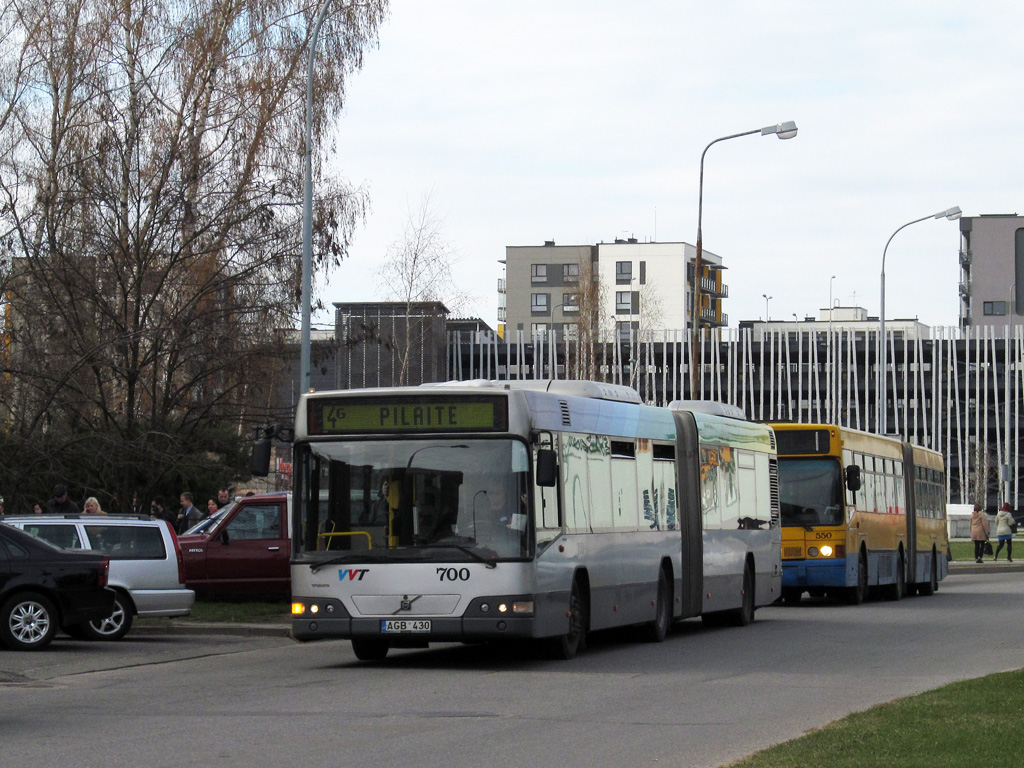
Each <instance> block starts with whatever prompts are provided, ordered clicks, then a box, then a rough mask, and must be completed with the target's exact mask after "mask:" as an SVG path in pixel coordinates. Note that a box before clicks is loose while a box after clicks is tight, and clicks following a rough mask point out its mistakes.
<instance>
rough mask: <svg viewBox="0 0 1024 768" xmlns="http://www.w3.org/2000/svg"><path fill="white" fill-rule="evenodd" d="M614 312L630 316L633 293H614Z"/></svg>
mask: <svg viewBox="0 0 1024 768" xmlns="http://www.w3.org/2000/svg"><path fill="white" fill-rule="evenodd" d="M615 311H616V312H617V313H618V314H620V315H622V314H626V315H628V314H630V313H631V312H632V311H633V292H632V291H616V292H615Z"/></svg>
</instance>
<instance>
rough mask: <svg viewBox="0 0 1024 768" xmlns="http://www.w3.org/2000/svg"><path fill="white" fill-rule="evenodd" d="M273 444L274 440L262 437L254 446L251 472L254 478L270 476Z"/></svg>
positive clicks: (250, 465) (250, 464)
mask: <svg viewBox="0 0 1024 768" xmlns="http://www.w3.org/2000/svg"><path fill="white" fill-rule="evenodd" d="M273 442H274V440H273V438H270V437H261V438H259V439H258V440H256V441H255V442H254V443H253V444H252V459H251V460H250V461H249V472H250V473H251V474H252V475H253V476H254V477H266V476H267V475H269V474H270V447H271V445H272V444H273Z"/></svg>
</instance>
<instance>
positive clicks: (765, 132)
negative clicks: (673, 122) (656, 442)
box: [690, 120, 797, 398]
mask: <svg viewBox="0 0 1024 768" xmlns="http://www.w3.org/2000/svg"><path fill="white" fill-rule="evenodd" d="M796 131H797V127H796V123H794V122H793V121H792V120H787V121H786V122H784V123H778V124H777V125H766V126H765V127H764V128H755V129H754V130H752V131H743V132H742V133H733V134H731V135H729V136H721V137H719V138H717V139H715V140H714V141H712V142H710V143H709V144H708V145H707V146H706V147H704V151H703V152H701V153H700V184H699V186H698V189H697V256H696V258H695V259H694V265H693V307H692V308H691V310H690V325H691V327H690V397H692V398H696V396H697V339H698V337H699V335H700V331H699V327H700V281H701V273H702V272H703V271H704V265H703V263H702V262H701V254H702V252H703V246H702V235H701V220H702V219H703V217H704V156H705V155H706V154H707V153H708V150H709V149H711V147H712V145H714V144H717V143H718V142H720V141H726V140H727V139H737V138H739V137H740V136H751V135H753V134H755V133H759V134H761V135H762V136H769V135H772V134H774V135H776V136H778V137H779V138H780V139H792V138H793V137H794V136H796Z"/></svg>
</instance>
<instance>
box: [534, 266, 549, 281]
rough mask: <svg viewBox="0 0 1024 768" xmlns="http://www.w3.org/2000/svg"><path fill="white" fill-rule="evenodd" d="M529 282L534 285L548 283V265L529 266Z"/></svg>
mask: <svg viewBox="0 0 1024 768" xmlns="http://www.w3.org/2000/svg"><path fill="white" fill-rule="evenodd" d="M530 280H531V281H532V282H534V283H546V282H547V281H548V265H547V264H531V265H530Z"/></svg>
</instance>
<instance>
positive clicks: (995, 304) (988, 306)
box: [984, 301, 1006, 315]
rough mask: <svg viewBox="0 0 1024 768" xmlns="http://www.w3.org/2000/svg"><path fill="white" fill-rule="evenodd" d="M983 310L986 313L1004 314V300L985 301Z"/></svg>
mask: <svg viewBox="0 0 1024 768" xmlns="http://www.w3.org/2000/svg"><path fill="white" fill-rule="evenodd" d="M984 310H985V314H986V315H1005V314H1006V302H1005V301H986V302H985V303H984Z"/></svg>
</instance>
